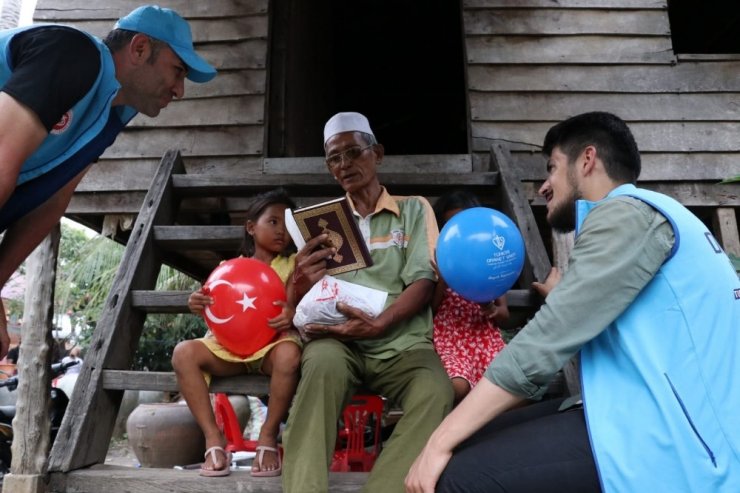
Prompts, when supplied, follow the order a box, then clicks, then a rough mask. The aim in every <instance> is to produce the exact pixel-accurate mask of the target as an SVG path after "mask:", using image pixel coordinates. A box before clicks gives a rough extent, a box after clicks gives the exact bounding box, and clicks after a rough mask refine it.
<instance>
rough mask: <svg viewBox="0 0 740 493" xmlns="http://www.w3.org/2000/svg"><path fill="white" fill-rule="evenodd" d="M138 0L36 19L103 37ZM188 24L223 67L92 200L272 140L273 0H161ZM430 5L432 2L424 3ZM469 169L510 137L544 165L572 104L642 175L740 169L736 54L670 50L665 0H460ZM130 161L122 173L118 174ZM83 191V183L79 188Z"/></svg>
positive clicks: (132, 190) (134, 198) (121, 203)
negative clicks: (179, 159)
mask: <svg viewBox="0 0 740 493" xmlns="http://www.w3.org/2000/svg"><path fill="white" fill-rule="evenodd" d="M139 3H140V2H138V1H130V0H108V1H106V2H90V1H89V0H87V1H85V0H39V2H38V5H37V9H36V12H35V16H34V20H35V21H36V22H60V23H69V24H74V25H76V26H79V27H81V28H83V29H88V30H90V31H91V32H93V33H95V34H98V35H104V34H105V32H107V30H108V29H109V28H110V26H111V25H112V24H113V22H114V21H115V19H116V18H118V17H119V16H121V15H123V14H125V13H127V12H128V11H130V10H132V9H133V8H135V7H136V6H137V5H139ZM160 4H161V5H163V6H168V7H172V8H174V9H176V10H177V11H178V12H180V13H181V14H182V15H183V16H184V17H186V18H188V19H189V20H190V22H191V25H192V28H193V32H194V38H195V42H196V46H197V49H198V50H199V51H200V52H201V53H203V54H204V56H205V57H206V58H207V59H208V60H209V61H210V62H211V63H213V64H214V65H215V66H217V67H218V68H219V72H220V73H219V75H218V77H217V78H216V79H214V81H213V82H211V83H208V84H203V85H200V84H192V83H188V84H187V85H186V95H185V98H184V99H183V100H181V101H173V102H172V103H171V104H170V107H168V108H167V109H165V110H164V111H163V112H162V113H161V115H160V116H159V117H158V118H156V119H150V118H147V117H144V116H139V117H137V118H136V119H135V120H134V121H133V122H132V124H131V125H130V126H129V127H128V128H127V129H126V131H125V132H124V133H123V134H122V135H121V136H120V137H119V138H118V140H117V141H116V143H115V144H114V145H113V146H112V147H111V148H109V149H108V151H107V152H106V153H105V154H104V155H103V157H102V158H101V160H100V162H99V164H98V165H97V166H95V167H94V168H93V169H92V170H91V172H90V173H89V174H88V176H86V177H85V179H84V180H83V182H82V183H81V185H80V187H79V189H78V190H79V191H80V192H81V193H88V192H107V193H103V194H99V195H98V198H97V199H96V200H97V202H96V203H95V204H93V205H91V204H90V202H85V203H84V204H83V203H82V202H79V201H78V202H75V201H74V200H73V203H72V208H73V209H74V208H75V207H77V208H78V211H79V212H84V209H85V208H86V207H87V208H89V207H91V206H94V207H96V208H97V210H98V211H99V212H116V211H118V212H127V211H130V212H135V211H136V210H138V204H140V201H141V197H143V192H144V191H145V190H146V188H147V186H148V184H149V180H150V178H151V176H152V174H153V170H154V167H155V166H156V164H157V162H158V161H159V158H160V157H161V156H162V154H163V153H164V151H165V150H166V149H167V148H170V147H173V146H174V147H177V148H179V149H181V150H182V152H183V154H184V156H185V163H186V167H187V168H188V171H189V172H190V173H201V172H209V173H216V174H230V173H236V174H248V173H258V172H261V170H262V167H263V163H264V161H263V154H264V149H265V148H266V145H265V142H266V139H265V135H266V97H265V95H266V86H267V79H268V70H267V69H266V68H267V64H268V25H269V14H268V6H269V1H268V0H209V1H204V2H194V1H190V0H162V1H161V2H160ZM420 5H423V2H420ZM462 9H463V29H464V35H465V49H466V54H465V56H466V59H467V60H466V62H467V84H468V101H469V105H470V108H469V109H470V125H471V135H472V149H471V150H472V152H473V168H474V169H487V168H488V166H489V161H490V160H489V155H488V149H489V148H490V145H491V143H493V142H496V141H497V140H498V139H500V140H502V141H505V142H508V143H509V144H510V145H511V146H512V148H513V150H514V152H515V153H516V156H517V158H518V162H519V163H520V166H522V168H523V169H525V174H527V173H528V174H530V175H531V176H533V177H537V176H543V175H544V167H543V163H542V160H541V158H540V156H539V153H538V148H539V145H541V143H542V140H543V137H544V134H545V132H546V131H547V129H548V128H549V127H550V126H551V125H552V124H554V123H555V122H557V121H559V120H562V119H564V118H566V117H568V116H571V115H574V114H578V113H581V112H584V111H590V110H605V111H611V112H614V113H616V114H618V115H620V116H622V117H623V118H624V119H625V120H626V121H627V122H628V123H629V125H630V126H631V128H632V129H633V131H634V133H635V136H636V138H637V142H638V145H639V147H640V149H641V150H642V152H643V160H644V165H643V169H644V170H643V178H644V179H648V180H650V179H654V178H655V177H663V176H664V175H665V174H666V170H667V169H668V167H670V169H671V170H672V171H674V170H677V171H678V172H679V173H680V174H681V176H680V178H681V179H691V180H708V181H716V180H718V179H720V178H724V177H728V176H731V175H734V174H737V172H738V169H739V168H740V146H738V142H740V140H738V135H740V77H738V74H740V59H738V58H737V57H736V58H733V57H731V56H724V57H719V58H712V57H705V58H700V57H681V58H678V57H676V55H675V54H674V53H673V50H672V46H671V38H670V26H669V23H668V13H667V6H666V0H560V1H558V2H553V1H551V0H462ZM122 170H125V172H122ZM78 195H79V194H78Z"/></svg>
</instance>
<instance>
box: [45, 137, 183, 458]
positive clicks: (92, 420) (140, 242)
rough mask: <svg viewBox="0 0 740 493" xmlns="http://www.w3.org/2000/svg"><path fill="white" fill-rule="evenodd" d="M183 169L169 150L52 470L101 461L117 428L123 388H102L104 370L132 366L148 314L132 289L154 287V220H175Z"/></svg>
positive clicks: (90, 353)
mask: <svg viewBox="0 0 740 493" xmlns="http://www.w3.org/2000/svg"><path fill="white" fill-rule="evenodd" d="M173 170H175V171H177V172H182V171H184V169H183V165H182V161H181V159H180V155H179V154H178V153H177V152H175V151H170V152H167V153H166V154H165V155H164V157H163V158H162V164H161V166H160V169H159V170H158V172H157V174H156V175H155V178H154V180H152V185H151V188H150V190H149V193H148V194H147V197H146V199H145V200H144V204H143V206H142V209H141V211H140V212H139V214H138V217H137V220H136V224H135V225H134V227H133V230H132V232H131V236H130V238H129V241H128V245H127V247H126V249H125V250H124V253H123V257H122V259H121V265H122V266H126V268H123V269H119V270H118V272H117V273H116V277H115V278H114V280H113V284H112V286H111V290H110V294H109V295H108V298H107V300H106V303H105V306H104V308H103V311H102V314H101V316H100V319H99V321H98V324H97V326H96V330H95V332H94V333H93V337H92V340H91V342H90V346H89V350H88V352H87V356H86V357H85V365H83V367H82V370H81V371H80V375H79V377H78V382H77V383H78V385H77V386H76V392H75V399H73V400H72V401H71V402H70V405H69V407H68V408H67V411H66V413H65V416H64V421H63V423H62V427H61V429H60V430H59V434H58V435H57V439H56V441H55V443H54V447H53V448H52V451H51V456H50V458H49V470H50V471H62V472H65V471H69V470H71V469H77V468H80V467H85V466H88V465H90V464H95V463H100V462H103V461H104V459H105V454H106V451H107V449H108V443H109V442H110V437H111V434H112V431H113V425H114V423H115V419H116V415H117V412H118V406H119V404H120V401H121V398H122V396H123V392H122V391H105V392H103V391H102V390H101V389H102V387H101V385H100V384H101V380H102V370H103V369H104V368H105V369H124V368H129V367H130V365H131V360H132V358H133V354H134V352H135V348H136V347H137V345H138V342H139V336H140V334H141V330H142V326H143V323H144V317H145V316H146V314H144V313H143V312H141V311H139V310H135V309H133V308H132V307H131V306H130V304H129V297H130V294H129V293H130V291H131V290H132V289H153V288H154V285H155V282H156V279H157V275H158V274H159V269H160V266H161V262H160V261H159V259H158V258H157V257H156V252H155V249H154V248H152V229H153V227H154V225H155V224H160V223H171V222H172V220H173V218H174V214H175V211H174V205H175V204H174V197H173V196H172V193H171V192H172V191H171V185H170V183H171V182H170V176H171V174H172V171H173Z"/></svg>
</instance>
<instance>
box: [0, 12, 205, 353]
mask: <svg viewBox="0 0 740 493" xmlns="http://www.w3.org/2000/svg"><path fill="white" fill-rule="evenodd" d="M215 75H216V70H215V69H214V68H213V67H212V66H211V65H209V64H208V62H206V61H205V60H203V59H202V58H201V57H200V56H199V55H198V54H197V53H196V52H195V50H194V49H193V40H192V36H191V33H190V26H189V25H188V23H187V22H186V21H185V20H184V19H183V18H182V17H180V16H179V15H178V14H177V13H176V12H174V11H173V10H170V9H165V8H160V7H157V6H153V5H147V6H142V7H139V8H137V9H136V10H134V11H133V12H131V13H130V14H129V15H127V16H125V17H123V18H121V19H119V21H118V22H117V23H116V25H115V26H114V29H113V31H111V32H110V33H109V35H108V36H107V37H106V39H105V40H104V41H101V40H99V39H97V38H95V37H94V36H92V35H90V34H87V33H84V32H82V31H79V30H76V29H73V28H70V27H63V26H54V25H43V26H27V27H22V28H18V29H12V30H8V31H3V32H2V33H0V232H2V231H5V235H4V237H3V239H2V243H0V288H1V287H2V286H3V285H4V284H5V282H6V281H7V280H8V278H9V277H10V275H11V274H12V273H13V272H14V271H15V270H16V269H17V268H18V266H19V265H20V264H21V263H22V262H23V260H24V259H25V258H26V256H28V254H30V253H31V251H33V249H34V248H36V246H37V245H38V244H39V243H40V242H41V240H42V239H43V238H44V237H45V236H46V235H47V234H48V233H49V231H50V230H51V229H52V227H53V226H54V225H55V224H56V223H57V222H58V221H59V219H60V217H61V216H62V214H63V213H64V211H65V209H66V208H67V205H68V204H69V200H70V198H71V197H72V193H73V192H74V189H75V187H76V186H77V184H78V183H79V182H80V180H81V179H82V177H83V175H84V174H85V172H86V171H87V169H88V168H89V166H90V164H91V163H93V162H95V161H96V160H97V159H98V157H99V156H100V155H101V154H102V153H103V151H105V149H106V148H107V147H108V146H110V145H111V144H112V143H113V142H114V141H115V139H116V136H117V135H118V133H119V132H120V131H121V130H122V129H123V128H124V127H125V126H126V124H127V123H128V122H129V121H131V119H132V118H133V117H134V116H135V115H136V114H137V113H138V112H141V113H144V114H145V115H147V116H152V117H153V116H157V115H158V114H159V112H160V110H161V109H162V108H164V107H166V106H167V105H168V104H169V102H170V101H172V99H173V98H181V97H182V96H183V94H184V92H185V88H184V81H185V78H186V77H187V78H188V79H190V80H192V81H194V82H207V81H209V80H211V79H212V78H213V77H215ZM1 303H2V302H0V308H2V304H1ZM8 343H9V340H8V334H7V322H6V319H5V316H4V310H3V313H1V314H0V358H2V357H3V356H5V354H6V353H7V352H8Z"/></svg>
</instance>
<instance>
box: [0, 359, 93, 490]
mask: <svg viewBox="0 0 740 493" xmlns="http://www.w3.org/2000/svg"><path fill="white" fill-rule="evenodd" d="M79 363H80V362H79V361H70V362H67V363H54V364H53V365H51V378H52V387H51V408H50V410H49V419H50V420H51V432H50V435H49V445H51V444H53V443H54V439H55V438H56V436H57V432H58V431H59V426H60V425H61V424H62V418H63V417H64V412H65V411H66V410H67V404H69V398H68V397H67V394H66V393H65V392H64V391H63V390H62V389H60V388H58V387H57V386H56V379H58V378H59V377H60V376H62V375H64V374H65V373H66V372H67V370H68V369H69V368H70V367H72V366H75V365H78V364H79ZM2 387H6V388H7V389H8V390H9V391H14V390H15V389H16V388H18V375H13V376H11V377H8V378H6V379H5V380H0V388H2ZM14 417H15V405H9V406H0V477H2V476H4V475H5V474H6V473H8V472H9V471H10V462H11V459H12V455H11V445H12V444H13V418H14Z"/></svg>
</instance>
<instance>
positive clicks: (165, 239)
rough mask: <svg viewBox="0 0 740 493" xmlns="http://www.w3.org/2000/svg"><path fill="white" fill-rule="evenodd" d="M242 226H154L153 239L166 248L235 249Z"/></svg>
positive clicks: (240, 235) (240, 237) (242, 237)
mask: <svg viewBox="0 0 740 493" xmlns="http://www.w3.org/2000/svg"><path fill="white" fill-rule="evenodd" d="M243 239H244V226H155V228H154V241H155V242H156V243H157V245H158V246H160V247H161V248H164V249H166V250H199V249H200V250H225V249H230V250H233V251H236V250H237V249H238V248H239V245H240V244H241V242H242V240H243Z"/></svg>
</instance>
